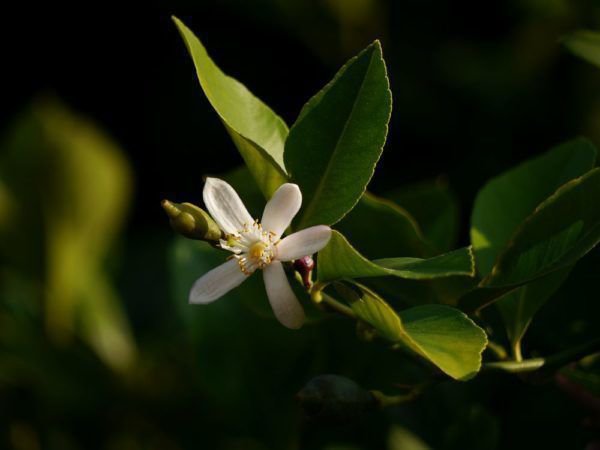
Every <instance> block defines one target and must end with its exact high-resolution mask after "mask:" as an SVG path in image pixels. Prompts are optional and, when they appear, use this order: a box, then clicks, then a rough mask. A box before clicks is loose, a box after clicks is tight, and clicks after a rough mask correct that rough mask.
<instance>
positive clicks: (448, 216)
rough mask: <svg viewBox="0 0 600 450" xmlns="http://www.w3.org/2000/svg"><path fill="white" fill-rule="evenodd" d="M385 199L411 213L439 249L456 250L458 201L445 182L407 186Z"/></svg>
mask: <svg viewBox="0 0 600 450" xmlns="http://www.w3.org/2000/svg"><path fill="white" fill-rule="evenodd" d="M385 198H388V199H390V200H392V201H393V202H395V203H396V204H397V205H399V206H400V207H401V208H403V209H405V210H406V211H408V213H409V214H410V215H411V216H412V217H414V218H415V220H416V221H417V223H418V224H419V227H420V229H422V230H423V234H424V235H425V237H426V238H427V240H428V241H430V242H431V243H432V244H433V245H434V246H435V248H436V249H438V250H439V251H448V250H450V249H452V248H453V247H454V245H455V243H456V240H457V238H458V225H459V210H458V201H457V199H456V197H455V195H454V194H453V193H452V192H451V190H450V189H449V188H448V186H447V185H446V183H445V182H443V181H441V180H436V181H430V182H422V183H417V184H413V185H409V186H403V187H401V188H399V189H395V190H393V191H391V192H388V193H386V194H385ZM353 242H354V241H353Z"/></svg>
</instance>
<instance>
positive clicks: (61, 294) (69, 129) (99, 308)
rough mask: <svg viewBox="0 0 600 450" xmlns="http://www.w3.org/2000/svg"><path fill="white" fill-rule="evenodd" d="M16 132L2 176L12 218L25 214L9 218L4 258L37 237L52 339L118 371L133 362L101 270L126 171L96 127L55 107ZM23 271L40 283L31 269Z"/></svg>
mask: <svg viewBox="0 0 600 450" xmlns="http://www.w3.org/2000/svg"><path fill="white" fill-rule="evenodd" d="M17 128H19V129H21V130H22V131H23V133H22V138H20V139H15V140H12V141H11V143H10V146H9V148H8V150H7V151H6V152H5V153H4V155H3V156H4V157H3V158H2V161H1V162H0V173H1V175H2V178H4V179H5V182H6V183H7V185H6V187H7V189H8V190H9V191H11V192H14V193H15V195H14V198H15V202H16V205H15V207H16V210H17V211H27V214H26V215H21V214H16V215H15V216H14V217H12V218H11V219H12V223H11V225H12V228H13V229H12V236H15V239H14V240H11V242H7V243H6V245H7V247H8V248H7V250H10V246H11V245H12V246H14V247H13V252H17V249H18V248H19V244H20V242H22V241H24V240H27V239H32V241H33V242H36V240H35V236H36V235H35V234H32V233H38V234H39V239H41V242H39V243H38V244H37V245H38V247H37V252H38V254H39V255H42V261H43V262H42V264H43V273H42V274H41V278H39V279H38V282H39V283H42V284H41V285H40V286H43V293H44V295H45V296H46V303H45V305H44V310H45V317H46V321H47V325H48V328H49V331H50V333H51V334H52V335H53V336H54V337H55V338H57V339H59V340H61V339H62V340H64V339H67V338H69V337H70V335H71V334H73V333H74V334H77V335H79V336H81V337H82V338H83V339H84V340H86V341H87V342H88V343H89V344H90V345H91V346H92V347H93V348H94V349H95V350H96V352H98V354H99V355H100V357H101V358H102V359H103V360H104V361H105V362H106V363H108V364H109V365H111V366H113V367H114V368H117V369H124V368H126V367H128V366H129V365H130V364H131V363H132V362H133V359H134V358H135V344H134V342H133V337H132V335H131V331H130V330H129V325H128V321H127V319H126V317H125V315H124V312H123V310H122V309H121V306H120V304H119V301H118V299H117V297H116V294H115V292H114V290H113V288H112V286H111V285H110V283H109V282H108V280H107V278H106V275H105V273H104V270H103V268H102V264H103V262H104V260H105V258H106V254H107V252H108V250H109V249H110V247H111V245H112V244H113V241H114V239H115V237H116V235H117V233H118V232H119V230H120V228H121V226H122V223H123V220H124V218H125V211H126V207H127V205H128V203H129V199H130V190H131V175H130V172H129V167H128V165H127V163H126V161H125V160H124V159H123V157H122V155H121V150H120V149H119V148H118V147H117V146H116V145H115V144H114V143H113V142H112V141H111V140H110V139H109V138H108V137H107V136H105V135H104V134H103V133H102V132H101V131H100V130H98V129H97V128H96V126H95V125H93V124H92V123H90V122H89V121H87V120H85V119H82V118H80V117H78V116H76V115H75V114H73V113H72V112H70V111H68V110H67V109H66V108H65V107H63V106H61V105H60V104H58V103H57V102H50V101H46V102H40V103H38V104H36V105H35V107H34V109H33V114H31V115H25V116H24V117H23V118H22V119H21V123H20V124H19V125H18V126H17ZM24 158H25V159H27V158H32V159H33V160H34V161H35V162H34V163H33V164H32V163H30V162H28V161H23V159H24ZM23 180H25V181H26V182H25V183H23ZM37 210H39V214H37V215H36V214H35V213H34V214H30V213H31V212H35V211H37ZM32 227H33V228H32ZM37 230H39V231H37ZM19 235H20V236H21V237H19ZM23 235H24V236H23ZM42 245H43V248H42V247H41V246H42ZM22 269H23V270H27V268H26V266H23V267H22ZM29 270H30V271H32V272H31V273H32V274H33V276H34V277H36V276H38V275H35V272H37V269H36V268H35V267H34V266H30V267H29ZM30 276H32V275H31V274H30Z"/></svg>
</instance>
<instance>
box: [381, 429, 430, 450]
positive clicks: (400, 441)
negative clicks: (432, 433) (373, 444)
mask: <svg viewBox="0 0 600 450" xmlns="http://www.w3.org/2000/svg"><path fill="white" fill-rule="evenodd" d="M388 450H430V447H429V446H428V445H427V444H425V442H423V441H422V440H421V438H419V437H418V436H417V435H415V434H414V433H412V432H411V431H410V430H409V429H408V428H404V427H401V426H399V425H393V426H392V427H391V429H390V434H389V436H388Z"/></svg>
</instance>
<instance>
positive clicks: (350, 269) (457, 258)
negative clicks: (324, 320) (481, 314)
mask: <svg viewBox="0 0 600 450" xmlns="http://www.w3.org/2000/svg"><path fill="white" fill-rule="evenodd" d="M473 270H474V268H473V259H472V254H471V251H470V249H469V248H462V249H458V250H454V251H452V252H449V253H445V254H443V255H439V256H435V257H433V258H429V259H419V258H386V259H380V260H375V261H369V260H368V259H366V258H365V257H364V256H362V255H361V254H360V253H358V252H357V251H356V250H355V249H354V248H353V247H352V246H351V245H350V243H349V242H348V241H347V240H346V238H345V237H344V236H343V235H342V234H341V233H339V232H337V231H333V233H332V235H331V240H330V241H329V243H328V244H327V246H326V247H325V248H324V249H323V250H321V251H320V252H319V256H318V265H317V272H318V278H319V280H320V281H332V280H338V279H341V278H367V277H384V276H396V277H400V278H408V279H414V280H427V279H433V278H440V277H450V276H460V275H463V276H464V275H467V276H472V275H473Z"/></svg>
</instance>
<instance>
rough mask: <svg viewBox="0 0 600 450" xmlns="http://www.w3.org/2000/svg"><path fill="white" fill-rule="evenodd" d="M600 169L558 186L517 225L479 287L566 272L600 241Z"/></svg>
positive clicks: (529, 279) (523, 281) (522, 281)
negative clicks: (599, 200) (553, 192)
mask: <svg viewBox="0 0 600 450" xmlns="http://www.w3.org/2000/svg"><path fill="white" fill-rule="evenodd" d="M598 199H600V169H594V170H592V171H590V172H588V173H587V174H585V175H584V176H582V177H580V178H577V179H574V180H572V181H570V182H568V183H566V184H565V185H564V186H562V187H561V188H560V189H559V190H558V191H556V193H555V194H554V195H552V196H551V197H549V198H548V199H547V200H546V201H545V202H543V203H542V204H541V205H540V206H539V207H538V208H537V209H536V211H535V213H533V214H532V215H531V216H530V217H528V218H527V220H526V221H525V222H524V223H523V224H522V225H521V226H520V227H519V229H518V230H517V232H516V233H515V235H514V236H513V237H512V238H511V241H510V243H509V244H508V246H507V247H506V249H505V250H504V252H503V253H502V254H501V255H500V257H499V258H498V261H497V263H496V265H495V266H494V269H493V270H492V272H491V273H490V275H489V276H488V277H486V278H485V279H484V280H483V281H482V285H483V286H492V287H502V286H511V285H518V284H522V283H526V282H528V281H531V280H534V279H536V278H539V277H541V276H543V275H545V274H547V273H550V272H552V271H554V270H558V269H562V268H566V267H568V266H570V265H572V264H574V263H575V262H577V260H578V259H580V258H581V257H582V256H584V255H585V254H586V253H587V252H589V251H590V250H591V249H592V248H593V247H594V246H596V245H597V244H598V242H599V241H600V208H599V207H598Z"/></svg>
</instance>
